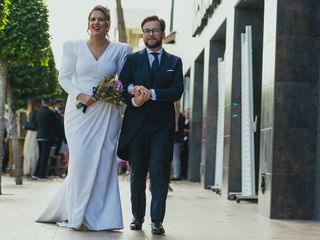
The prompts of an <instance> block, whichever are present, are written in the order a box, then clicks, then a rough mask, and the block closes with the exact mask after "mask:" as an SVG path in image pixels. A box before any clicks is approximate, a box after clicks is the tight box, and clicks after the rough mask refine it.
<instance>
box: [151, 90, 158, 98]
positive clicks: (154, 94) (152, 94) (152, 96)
mask: <svg viewBox="0 0 320 240" xmlns="http://www.w3.org/2000/svg"><path fill="white" fill-rule="evenodd" d="M150 90H151V100H153V101H156V100H157V95H156V92H155V91H154V89H150Z"/></svg>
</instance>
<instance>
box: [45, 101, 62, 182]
mask: <svg viewBox="0 0 320 240" xmlns="http://www.w3.org/2000/svg"><path fill="white" fill-rule="evenodd" d="M54 106H55V107H54V113H55V114H56V117H57V120H58V126H57V132H56V139H55V142H54V144H53V146H54V148H55V150H54V156H55V157H54V158H52V160H51V162H50V171H49V173H48V175H49V176H58V175H61V173H60V172H59V173H58V172H57V171H56V170H55V169H56V167H57V165H60V164H62V161H63V154H62V153H61V154H60V152H62V151H61V150H63V149H61V146H62V144H63V143H65V142H66V140H65V139H66V138H65V135H64V123H63V121H64V120H63V117H64V106H65V103H64V100H63V99H60V98H58V99H55V101H54Z"/></svg>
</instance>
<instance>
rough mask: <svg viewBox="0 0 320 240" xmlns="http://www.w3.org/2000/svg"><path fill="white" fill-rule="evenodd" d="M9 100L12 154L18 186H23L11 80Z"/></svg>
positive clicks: (9, 83) (8, 87)
mask: <svg viewBox="0 0 320 240" xmlns="http://www.w3.org/2000/svg"><path fill="white" fill-rule="evenodd" d="M7 84H8V86H7V94H8V96H7V98H8V105H9V124H10V130H11V136H12V150H13V151H12V152H13V159H14V165H15V171H14V172H15V178H16V184H17V185H22V169H21V156H20V149H19V148H20V146H19V137H18V128H17V120H16V110H15V107H14V101H13V93H12V86H11V82H10V80H8V81H7Z"/></svg>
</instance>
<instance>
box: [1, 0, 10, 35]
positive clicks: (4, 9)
mask: <svg viewBox="0 0 320 240" xmlns="http://www.w3.org/2000/svg"><path fill="white" fill-rule="evenodd" d="M9 5H10V1H9V0H0V31H1V30H3V29H4V28H5V26H6V24H7V23H8V19H7V16H8V15H9Z"/></svg>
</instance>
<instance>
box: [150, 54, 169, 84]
mask: <svg viewBox="0 0 320 240" xmlns="http://www.w3.org/2000/svg"><path fill="white" fill-rule="evenodd" d="M168 63H169V57H168V55H167V52H166V51H165V50H164V49H163V52H162V55H161V61H160V66H159V68H158V70H157V74H156V77H155V79H154V83H157V82H158V81H161V79H162V75H163V74H164V73H165V70H166V69H167V66H168ZM154 83H153V84H154Z"/></svg>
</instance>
